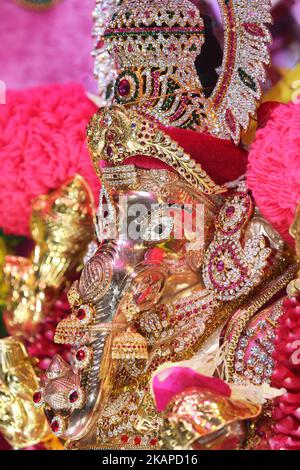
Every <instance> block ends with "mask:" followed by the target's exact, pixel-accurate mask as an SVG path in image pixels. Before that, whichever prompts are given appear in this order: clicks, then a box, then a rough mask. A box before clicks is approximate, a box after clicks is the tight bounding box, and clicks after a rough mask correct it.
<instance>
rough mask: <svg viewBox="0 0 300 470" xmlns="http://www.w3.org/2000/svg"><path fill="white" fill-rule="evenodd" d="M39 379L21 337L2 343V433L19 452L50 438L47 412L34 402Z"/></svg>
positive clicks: (0, 381)
mask: <svg viewBox="0 0 300 470" xmlns="http://www.w3.org/2000/svg"><path fill="white" fill-rule="evenodd" d="M38 387H39V384H38V379H37V376H36V373H35V371H34V368H33V366H32V364H31V362H30V359H29V357H28V354H27V351H26V349H25V346H24V344H23V343H22V342H21V340H20V339H19V338H17V337H10V338H5V339H1V340H0V432H1V433H2V434H3V436H4V437H5V439H6V440H7V442H8V443H9V444H10V445H11V446H12V447H14V448H16V449H21V448H23V447H29V446H32V445H35V444H38V443H39V442H42V441H43V440H47V439H48V438H49V434H50V430H49V427H48V424H47V422H46V419H45V416H44V413H43V410H41V409H39V408H36V407H35V406H34V402H33V395H34V392H35V391H36V390H37V389H38Z"/></svg>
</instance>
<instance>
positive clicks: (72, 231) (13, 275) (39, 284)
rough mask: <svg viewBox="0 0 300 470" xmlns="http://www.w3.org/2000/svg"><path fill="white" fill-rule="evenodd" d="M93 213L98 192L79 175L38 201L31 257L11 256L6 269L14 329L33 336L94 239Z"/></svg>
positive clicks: (8, 324) (7, 319)
mask: <svg viewBox="0 0 300 470" xmlns="http://www.w3.org/2000/svg"><path fill="white" fill-rule="evenodd" d="M93 211H94V209H93V196H92V194H91V191H90V189H89V187H88V185H87V183H86V182H85V181H84V179H83V178H82V177H81V176H79V175H77V176H75V178H73V179H72V180H70V181H68V182H66V183H65V184H64V185H63V186H62V187H61V188H59V189H58V190H56V191H54V192H53V193H51V194H49V195H48V196H40V197H39V198H37V199H36V201H35V202H34V203H33V211H32V217H31V233H32V238H33V240H34V241H35V243H36V246H35V248H34V251H33V253H32V256H31V257H30V258H22V257H16V256H8V257H6V264H5V267H4V273H5V278H6V282H7V285H8V287H9V295H8V302H7V312H6V315H5V323H6V327H7V329H8V331H9V333H11V334H16V333H23V334H25V335H29V334H32V333H33V332H34V329H35V327H36V326H37V325H38V324H39V323H40V322H41V321H42V320H43V318H44V316H45V314H46V313H47V312H48V311H49V310H50V309H51V307H52V305H53V304H54V302H55V301H56V299H57V298H58V296H59V295H60V293H61V291H62V289H63V288H64V286H65V285H66V283H67V282H68V278H69V277H70V275H71V274H72V273H74V271H76V269H77V268H78V266H79V265H80V263H81V262H82V258H83V255H84V253H85V251H86V249H87V246H88V243H89V242H90V240H91V239H92V236H93V217H94V212H93Z"/></svg>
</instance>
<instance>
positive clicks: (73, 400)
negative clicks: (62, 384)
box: [69, 390, 79, 403]
mask: <svg viewBox="0 0 300 470" xmlns="http://www.w3.org/2000/svg"><path fill="white" fill-rule="evenodd" d="M78 396H79V395H78V392H77V391H76V390H74V392H72V393H71V394H70V396H69V400H70V403H76V401H77V400H78Z"/></svg>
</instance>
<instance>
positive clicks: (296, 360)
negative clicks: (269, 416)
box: [270, 297, 300, 450]
mask: <svg viewBox="0 0 300 470" xmlns="http://www.w3.org/2000/svg"><path fill="white" fill-rule="evenodd" d="M273 358H274V360H275V369H274V373H273V377H272V385H273V386H275V387H277V388H285V389H286V393H285V394H284V395H281V396H280V397H279V398H277V399H276V400H275V402H274V412H273V420H274V425H273V432H274V433H273V435H272V437H271V438H270V447H271V449H272V450H300V297H298V298H295V297H294V298H292V299H286V300H285V302H284V313H283V315H282V317H281V318H280V321H279V328H278V330H277V334H276V338H275V351H274V353H273Z"/></svg>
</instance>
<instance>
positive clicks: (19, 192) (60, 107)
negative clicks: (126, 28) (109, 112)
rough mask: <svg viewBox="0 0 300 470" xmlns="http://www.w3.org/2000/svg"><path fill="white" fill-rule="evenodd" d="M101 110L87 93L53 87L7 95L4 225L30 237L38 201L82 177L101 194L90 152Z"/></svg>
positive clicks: (2, 141) (1, 149) (1, 184)
mask: <svg viewBox="0 0 300 470" xmlns="http://www.w3.org/2000/svg"><path fill="white" fill-rule="evenodd" d="M95 111H96V108H95V105H94V104H93V103H92V102H91V101H90V100H89V99H88V98H87V96H86V94H85V91H84V88H83V87H82V86H81V85H77V84H68V85H51V86H45V87H37V88H32V89H28V90H25V91H10V92H8V93H7V104H6V105H4V106H0V166H1V172H0V226H1V227H2V228H3V230H4V231H5V232H6V233H13V234H16V235H28V234H29V219H30V213H31V204H32V200H33V199H34V198H35V197H36V196H39V195H41V194H47V193H49V191H51V190H53V189H56V188H57V187H59V186H60V185H61V184H62V183H64V181H65V180H66V179H67V178H69V177H72V176H74V175H75V174H76V173H79V174H81V175H82V176H83V177H84V178H85V179H86V180H87V181H88V183H89V184H90V186H91V188H92V190H93V192H94V194H95V196H96V195H97V192H98V189H99V185H100V183H99V180H98V178H97V177H96V175H95V173H94V170H93V167H92V164H91V161H90V157H89V154H88V151H87V148H86V125H87V122H88V120H89V119H90V117H91V116H92V114H93V113H94V112H95Z"/></svg>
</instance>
